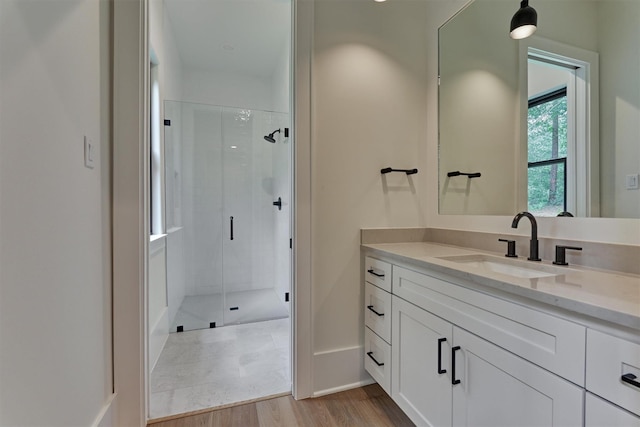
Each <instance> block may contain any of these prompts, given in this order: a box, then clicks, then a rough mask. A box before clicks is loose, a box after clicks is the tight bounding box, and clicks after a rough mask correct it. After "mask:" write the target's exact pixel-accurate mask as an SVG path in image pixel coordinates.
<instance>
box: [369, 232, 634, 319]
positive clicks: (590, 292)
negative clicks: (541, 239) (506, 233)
mask: <svg viewBox="0 0 640 427" xmlns="http://www.w3.org/2000/svg"><path fill="white" fill-rule="evenodd" d="M361 247H362V248H363V249H365V250H366V251H367V254H368V255H372V256H374V257H376V256H378V257H384V258H386V259H388V260H390V261H392V262H393V261H396V262H399V263H402V264H409V265H412V266H416V267H420V268H425V269H429V270H431V271H435V272H438V273H442V274H447V275H450V276H453V277H457V278H460V279H463V280H465V281H468V282H472V283H477V284H480V285H483V286H485V287H488V288H493V289H498V290H501V291H503V292H507V293H509V294H513V295H516V296H519V297H525V298H529V299H532V300H534V301H538V302H541V303H545V304H549V305H551V306H555V307H560V308H563V309H565V310H569V311H571V312H575V313H580V314H583V315H587V316H590V317H593V318H596V319H600V320H605V321H608V322H611V323H615V324H618V325H622V326H626V327H629V328H632V329H636V330H640V276H637V275H632V274H626V273H619V272H615V271H607V270H596V269H589V268H586V267H583V266H578V265H569V266H567V267H561V266H555V265H552V263H551V262H550V261H542V262H535V263H534V262H533V261H527V260H526V258H525V257H520V258H518V259H516V260H509V261H504V260H503V259H502V258H503V254H497V253H492V252H486V251H480V250H475V249H465V248H461V247H457V246H449V245H444V244H438V243H427V242H414V243H379V244H365V245H361ZM475 254H483V255H486V256H495V257H496V258H498V259H497V260H496V261H499V262H508V263H512V264H514V265H521V266H522V267H524V268H531V264H536V267H537V266H539V268H540V269H547V270H549V271H552V272H553V273H554V275H550V276H547V277H537V278H530V279H527V278H521V277H514V276H511V275H508V274H502V273H497V272H493V271H489V270H485V269H482V268H478V267H477V266H474V265H472V264H466V263H461V262H455V261H451V260H446V259H442V258H441V257H451V256H464V255H475Z"/></svg>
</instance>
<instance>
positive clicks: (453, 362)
mask: <svg viewBox="0 0 640 427" xmlns="http://www.w3.org/2000/svg"><path fill="white" fill-rule="evenodd" d="M458 350H460V346H459V345H457V346H455V347H453V348H452V349H451V384H453V385H456V384H460V380H457V379H456V351H458Z"/></svg>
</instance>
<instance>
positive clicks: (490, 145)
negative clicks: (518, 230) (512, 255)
mask: <svg viewBox="0 0 640 427" xmlns="http://www.w3.org/2000/svg"><path fill="white" fill-rule="evenodd" d="M505 6H506V4H505V2H503V1H498V2H496V1H482V0H476V1H475V2H474V3H473V4H471V5H470V6H469V7H468V8H466V9H465V11H464V13H461V14H460V15H458V16H457V17H456V19H455V20H452V21H450V22H448V23H447V25H446V26H444V27H443V28H442V29H441V30H440V33H439V35H440V45H441V49H440V58H439V61H440V76H441V78H440V94H439V95H440V101H439V102H440V104H439V105H440V110H441V111H443V112H444V114H442V115H441V116H440V122H439V124H438V125H439V130H440V141H441V142H442V143H441V145H440V151H439V154H440V155H439V157H440V170H439V174H438V177H439V180H440V212H441V213H454V214H455V213H458V214H459V213H465V214H481V215H495V214H502V215H505V214H507V213H511V212H514V211H515V209H516V196H517V187H516V184H517V180H516V167H515V159H516V147H517V144H515V141H517V140H518V135H519V131H520V127H519V126H517V122H518V117H519V111H518V108H517V107H518V95H519V87H518V85H519V81H518V73H516V72H514V70H515V69H516V68H515V67H517V64H518V54H519V53H518V44H517V43H515V42H514V41H513V40H511V38H509V37H505V32H504V28H503V27H498V26H496V25H495V24H492V22H493V20H497V21H498V22H509V20H510V19H511V16H512V15H513V11H512V8H509V7H505ZM479 23H486V25H481V24H479ZM497 165H499V166H498V167H496V166H497ZM452 171H461V172H466V173H471V172H480V173H481V174H482V176H481V177H480V178H473V179H469V178H467V177H466V176H458V177H447V172H452Z"/></svg>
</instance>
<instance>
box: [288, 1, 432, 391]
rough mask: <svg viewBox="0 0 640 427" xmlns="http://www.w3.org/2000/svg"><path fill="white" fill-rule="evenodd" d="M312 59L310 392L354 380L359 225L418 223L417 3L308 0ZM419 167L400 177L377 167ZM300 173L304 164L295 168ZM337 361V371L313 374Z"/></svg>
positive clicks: (420, 8)
mask: <svg viewBox="0 0 640 427" xmlns="http://www.w3.org/2000/svg"><path fill="white" fill-rule="evenodd" d="M314 15H315V22H314V35H313V36H314V47H313V60H312V67H313V68H312V71H311V76H312V83H311V84H312V95H311V96H312V104H311V109H312V123H313V125H312V126H313V128H312V136H311V138H312V140H311V150H312V151H311V179H312V181H311V186H312V187H311V205H312V213H311V218H312V236H311V238H312V265H313V267H312V268H311V272H312V273H311V274H312V283H311V289H312V306H313V318H314V320H313V323H314V330H313V337H314V343H313V351H314V353H315V357H314V364H316V372H315V376H316V381H315V385H314V387H315V391H316V393H321V392H322V391H323V390H327V389H331V388H333V387H340V386H344V385H345V384H350V383H356V382H358V381H360V380H362V379H363V376H362V369H361V366H360V364H361V358H360V357H352V356H353V355H357V354H359V353H358V352H360V351H361V346H362V342H363V314H362V309H361V307H362V298H364V297H363V290H362V284H361V279H360V249H359V239H360V228H363V227H387V226H420V225H424V224H425V216H426V215H425V209H426V197H425V196H426V189H425V187H424V184H425V180H424V179H423V178H422V177H424V174H425V172H426V171H425V166H426V152H425V149H426V146H425V144H424V141H425V136H426V126H425V120H424V118H425V116H426V98H425V83H426V67H427V63H426V57H425V55H423V54H421V52H424V50H425V31H424V29H425V25H424V23H425V21H426V16H427V8H426V3H424V2H392V1H390V2H386V3H374V2H373V1H371V2H363V1H340V2H335V1H317V2H316V3H315V11H314ZM387 166H392V167H394V168H416V167H417V168H418V169H419V173H418V174H417V175H412V176H411V177H407V175H405V174H402V173H391V174H388V175H385V176H382V175H381V174H380V169H381V168H384V167H387ZM299 167H305V165H299ZM342 363H346V364H347V366H348V368H346V369H345V370H343V371H340V372H342V373H341V374H337V375H332V372H334V373H337V372H338V371H336V370H333V371H327V370H324V369H322V366H324V367H327V366H339V364H342Z"/></svg>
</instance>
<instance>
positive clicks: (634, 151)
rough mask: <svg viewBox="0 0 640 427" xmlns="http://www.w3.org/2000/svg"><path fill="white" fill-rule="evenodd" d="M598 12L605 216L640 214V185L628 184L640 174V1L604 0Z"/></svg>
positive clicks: (602, 174)
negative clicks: (627, 180)
mask: <svg viewBox="0 0 640 427" xmlns="http://www.w3.org/2000/svg"><path fill="white" fill-rule="evenodd" d="M598 17H599V20H598V22H599V23H601V27H599V28H598V30H597V33H598V34H599V36H600V37H599V45H598V51H599V52H601V55H600V114H601V117H602V118H601V120H600V171H601V174H600V197H601V202H602V208H601V215H602V216H604V217H616V218H640V190H627V189H626V188H625V176H626V175H627V174H638V173H640V143H639V138H640V78H639V76H640V53H639V52H638V51H639V49H638V40H640V25H638V23H639V22H640V2H638V1H632V0H629V1H618V2H603V4H602V5H601V7H600V8H599V9H598ZM625 52H635V56H633V55H631V56H630V55H628V54H625ZM620 64H622V65H620Z"/></svg>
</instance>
